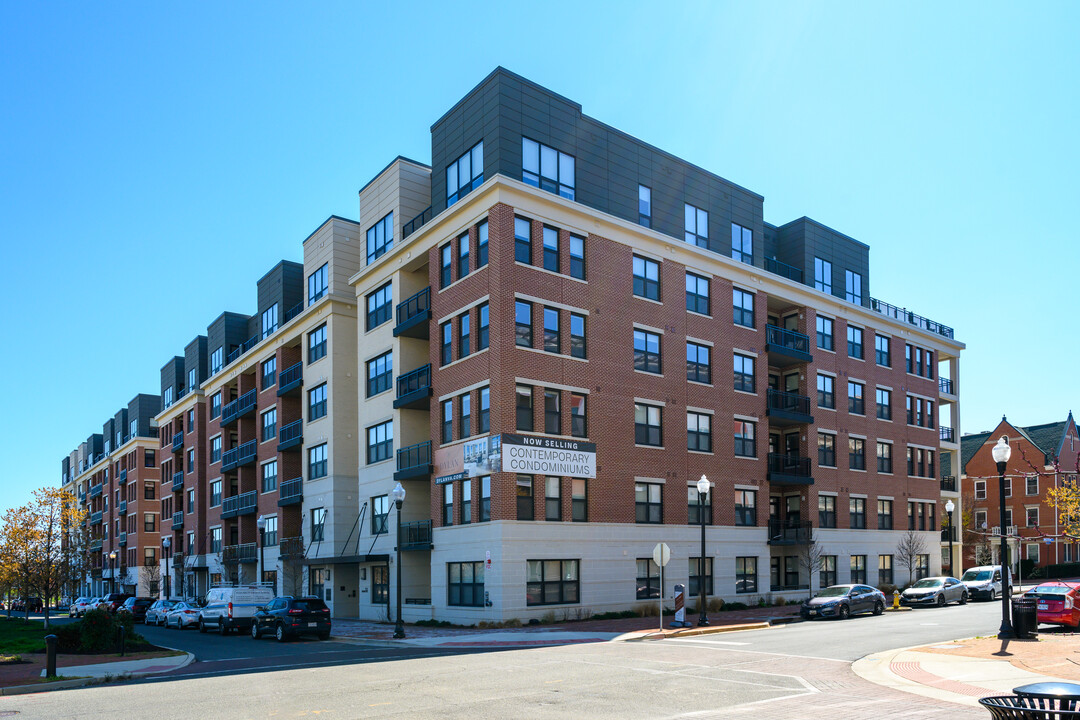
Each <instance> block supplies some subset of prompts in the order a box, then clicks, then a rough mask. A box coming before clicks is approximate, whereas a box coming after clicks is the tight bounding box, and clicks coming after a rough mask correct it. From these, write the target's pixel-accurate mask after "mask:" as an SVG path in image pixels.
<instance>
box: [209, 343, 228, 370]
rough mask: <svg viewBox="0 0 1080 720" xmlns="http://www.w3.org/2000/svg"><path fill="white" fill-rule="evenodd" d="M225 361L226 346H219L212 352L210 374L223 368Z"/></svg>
mask: <svg viewBox="0 0 1080 720" xmlns="http://www.w3.org/2000/svg"><path fill="white" fill-rule="evenodd" d="M224 363H225V349H224V348H218V349H217V350H215V351H214V352H212V353H211V354H210V374H211V375H213V374H214V373H216V372H218V371H219V370H221V368H222V366H223V365H224Z"/></svg>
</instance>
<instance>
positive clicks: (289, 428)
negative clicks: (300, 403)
mask: <svg viewBox="0 0 1080 720" xmlns="http://www.w3.org/2000/svg"><path fill="white" fill-rule="evenodd" d="M303 444H304V421H303V420H296V421H294V422H291V423H289V424H288V425H283V426H282V427H281V430H279V431H278V446H277V449H278V452H281V451H283V450H289V449H291V448H298V447H300V446H301V445H303Z"/></svg>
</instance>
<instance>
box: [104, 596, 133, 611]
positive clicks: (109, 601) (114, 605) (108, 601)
mask: <svg viewBox="0 0 1080 720" xmlns="http://www.w3.org/2000/svg"><path fill="white" fill-rule="evenodd" d="M129 597H133V596H132V595H130V594H128V593H110V594H109V595H106V596H105V597H103V598H101V602H100V603H98V607H99V608H104V609H106V610H108V611H109V612H111V613H116V611H117V610H119V609H120V608H122V607H123V606H124V603H125V602H126V601H127V599H128V598H129Z"/></svg>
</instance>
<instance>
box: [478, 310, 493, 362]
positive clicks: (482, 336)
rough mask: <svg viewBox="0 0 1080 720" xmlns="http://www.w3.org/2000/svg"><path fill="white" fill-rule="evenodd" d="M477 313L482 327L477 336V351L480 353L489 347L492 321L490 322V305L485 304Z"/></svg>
mask: <svg viewBox="0 0 1080 720" xmlns="http://www.w3.org/2000/svg"><path fill="white" fill-rule="evenodd" d="M477 312H478V315H479V318H480V326H479V328H478V332H477V334H476V351H477V352H480V351H481V350H483V349H485V348H486V347H487V346H488V335H489V332H490V331H489V322H490V321H489V320H488V304H487V303H484V304H483V305H481V306H480V307H479V308H478V310H477Z"/></svg>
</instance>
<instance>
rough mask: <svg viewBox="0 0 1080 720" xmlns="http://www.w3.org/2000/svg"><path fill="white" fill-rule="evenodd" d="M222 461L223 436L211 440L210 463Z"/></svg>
mask: <svg viewBox="0 0 1080 720" xmlns="http://www.w3.org/2000/svg"><path fill="white" fill-rule="evenodd" d="M220 461H221V436H220V435H218V436H217V437H212V438H210V462H211V464H213V463H216V462H220Z"/></svg>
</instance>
